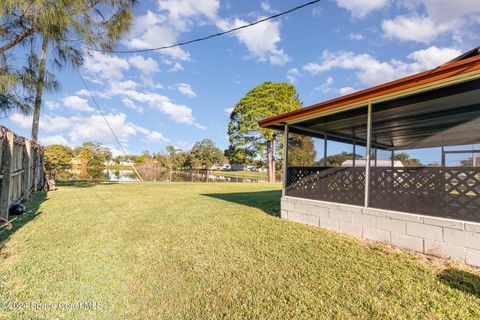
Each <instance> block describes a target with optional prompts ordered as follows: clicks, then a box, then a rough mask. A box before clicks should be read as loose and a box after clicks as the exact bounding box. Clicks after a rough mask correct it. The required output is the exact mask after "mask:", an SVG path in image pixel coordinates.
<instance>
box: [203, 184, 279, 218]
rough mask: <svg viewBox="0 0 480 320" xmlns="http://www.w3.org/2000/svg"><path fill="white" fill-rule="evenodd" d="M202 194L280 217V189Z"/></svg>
mask: <svg viewBox="0 0 480 320" xmlns="http://www.w3.org/2000/svg"><path fill="white" fill-rule="evenodd" d="M202 196H207V197H211V198H215V199H220V200H224V201H229V202H234V203H238V204H242V205H245V206H249V207H253V208H258V209H260V210H262V211H264V212H265V213H267V214H269V215H271V216H274V217H280V198H281V197H282V191H281V190H272V191H258V192H235V193H206V194H202Z"/></svg>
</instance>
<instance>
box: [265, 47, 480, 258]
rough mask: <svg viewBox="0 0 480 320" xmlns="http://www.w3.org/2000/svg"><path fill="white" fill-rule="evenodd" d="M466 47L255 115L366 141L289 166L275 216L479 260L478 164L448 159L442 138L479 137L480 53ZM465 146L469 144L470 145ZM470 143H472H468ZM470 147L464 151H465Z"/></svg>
mask: <svg viewBox="0 0 480 320" xmlns="http://www.w3.org/2000/svg"><path fill="white" fill-rule="evenodd" d="M479 49H480V47H479V48H475V49H473V50H471V51H468V52H466V53H464V54H462V55H461V56H459V57H457V58H455V59H453V60H451V61H448V62H446V63H445V64H443V65H441V66H439V67H437V68H434V69H432V70H428V71H425V72H422V73H418V74H415V75H411V76H408V77H405V78H402V79H399V80H396V81H392V82H388V83H385V84H381V85H378V86H376V87H372V88H368V89H365V90H362V91H359V92H355V93H352V94H348V95H345V96H341V97H338V98H335V99H332V100H328V101H324V102H320V103H318V104H315V105H312V106H309V107H306V108H302V109H299V110H295V111H292V112H289V113H285V114H282V115H278V116H274V117H271V118H268V119H264V120H262V121H260V122H259V124H260V126H261V127H263V128H269V129H273V130H278V131H283V133H284V154H285V155H286V157H285V158H286V159H288V152H289V146H288V136H289V134H290V133H294V134H299V135H304V136H309V137H315V138H319V139H323V140H324V144H323V145H324V154H323V156H324V159H326V155H327V154H328V153H327V152H328V150H327V149H328V143H329V142H331V141H333V142H341V143H347V144H350V145H351V148H352V154H356V148H357V147H358V146H361V147H364V148H365V150H366V152H365V160H363V165H362V162H361V160H356V161H355V166H354V165H353V159H352V162H351V164H352V165H347V164H350V162H349V163H346V164H345V166H342V167H327V166H319V167H298V166H295V167H293V166H288V161H286V160H284V170H285V172H284V175H285V177H286V179H284V186H283V194H282V200H281V217H282V218H284V219H288V220H293V221H298V222H303V223H307V224H311V225H316V226H319V227H323V228H327V229H332V230H335V231H338V232H344V233H348V234H351V235H354V236H357V237H363V238H366V239H370V240H375V241H381V242H385V243H387V244H390V245H393V246H397V247H401V248H405V249H409V250H415V251H419V252H422V253H425V254H431V255H437V256H442V257H448V258H453V259H457V260H461V261H464V262H467V263H469V264H472V265H476V266H480V168H478V167H448V166H446V164H445V154H446V151H445V150H444V148H445V147H447V146H462V145H463V146H464V145H471V144H476V143H479V142H480V54H479ZM432 147H435V148H438V149H441V150H442V153H441V154H442V157H441V158H442V159H439V160H440V161H439V162H441V164H442V165H441V166H439V167H400V166H398V165H395V163H394V165H393V166H392V165H391V163H390V165H386V163H385V165H379V164H383V163H382V162H379V161H378V162H377V166H375V164H374V163H375V162H374V161H371V159H370V155H371V154H372V153H376V151H377V150H384V151H386V152H389V153H391V158H392V159H393V157H394V155H395V153H396V152H402V151H403V150H411V149H421V148H432ZM470 150H471V149H470ZM470 152H471V151H470ZM470 154H471V153H470Z"/></svg>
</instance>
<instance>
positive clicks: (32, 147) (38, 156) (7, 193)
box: [0, 126, 45, 220]
mask: <svg viewBox="0 0 480 320" xmlns="http://www.w3.org/2000/svg"><path fill="white" fill-rule="evenodd" d="M44 184H45V169H44V157H43V147H42V146H40V145H38V144H37V143H34V142H33V141H30V140H27V139H25V138H24V137H20V136H18V135H16V134H15V133H14V132H12V131H10V130H9V129H7V128H5V127H2V126H0V217H1V218H2V219H4V220H8V209H9V207H10V205H12V204H14V203H17V202H21V201H27V200H28V199H29V198H30V195H31V193H32V192H33V191H40V190H43V187H44Z"/></svg>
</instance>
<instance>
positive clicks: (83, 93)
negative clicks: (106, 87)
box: [75, 89, 90, 97]
mask: <svg viewBox="0 0 480 320" xmlns="http://www.w3.org/2000/svg"><path fill="white" fill-rule="evenodd" d="M75 94H76V95H77V96H85V97H89V96H90V93H89V92H88V91H87V90H86V89H80V90H78V91H77V92H75Z"/></svg>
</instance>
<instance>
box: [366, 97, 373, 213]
mask: <svg viewBox="0 0 480 320" xmlns="http://www.w3.org/2000/svg"><path fill="white" fill-rule="evenodd" d="M371 139H372V102H371V101H368V111H367V151H366V155H365V159H366V163H365V208H367V207H368V199H369V193H370V153H371V149H370V148H371V141H370V140H371Z"/></svg>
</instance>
